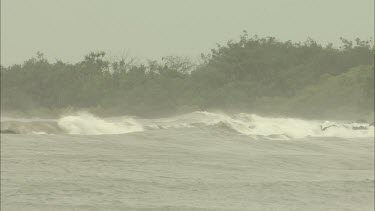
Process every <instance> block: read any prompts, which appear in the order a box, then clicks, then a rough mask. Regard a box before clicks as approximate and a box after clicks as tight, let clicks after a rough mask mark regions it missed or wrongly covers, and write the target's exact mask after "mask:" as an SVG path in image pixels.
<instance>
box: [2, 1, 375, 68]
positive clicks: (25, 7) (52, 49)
mask: <svg viewBox="0 0 375 211" xmlns="http://www.w3.org/2000/svg"><path fill="white" fill-rule="evenodd" d="M243 30H247V31H248V33H249V35H254V34H257V35H259V36H275V37H276V38H278V39H280V40H292V41H304V40H306V39H307V37H311V38H313V39H315V40H317V41H318V42H321V43H327V42H333V43H339V37H341V36H343V37H346V38H350V39H352V38H355V37H360V38H364V39H367V38H370V37H373V34H374V0H1V64H3V65H10V64H14V63H22V62H23V61H25V60H26V59H28V58H30V57H32V56H34V55H35V53H36V52H37V51H41V52H44V53H45V55H46V57H47V58H48V59H49V60H50V61H55V58H57V59H61V60H63V61H66V62H77V61H79V60H81V59H82V58H83V56H84V55H85V54H87V53H89V52H90V51H95V50H104V51H106V52H108V53H109V55H111V56H116V55H118V56H119V55H121V54H125V53H126V52H127V53H128V54H130V56H134V57H139V58H141V59H142V58H143V59H145V58H150V59H158V58H160V57H162V56H167V55H181V56H190V57H196V56H198V55H199V54H200V53H202V52H203V53H206V52H208V51H209V49H210V48H213V47H215V46H216V43H220V44H225V43H226V42H227V41H228V40H231V39H237V38H238V37H239V35H241V33H242V31H243Z"/></svg>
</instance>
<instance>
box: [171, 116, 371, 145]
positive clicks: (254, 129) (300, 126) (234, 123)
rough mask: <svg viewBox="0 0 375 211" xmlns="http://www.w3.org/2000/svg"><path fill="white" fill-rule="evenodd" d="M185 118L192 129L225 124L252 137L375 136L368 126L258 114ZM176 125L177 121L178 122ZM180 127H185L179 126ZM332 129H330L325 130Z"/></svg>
mask: <svg viewBox="0 0 375 211" xmlns="http://www.w3.org/2000/svg"><path fill="white" fill-rule="evenodd" d="M174 119H180V121H181V120H182V119H183V120H184V121H185V122H186V121H187V122H188V124H189V125H190V126H191V125H192V124H197V123H201V124H204V125H207V126H212V125H216V124H225V125H226V126H228V127H230V128H231V129H233V130H235V131H237V132H239V133H241V134H244V135H249V136H265V137H275V136H276V137H278V138H282V139H288V138H304V137H309V136H310V137H341V138H359V137H374V127H373V126H369V125H368V124H358V123H341V122H333V121H332V122H330V121H318V120H303V119H296V118H270V117H261V116H259V115H256V114H246V113H240V114H235V115H227V114H224V113H210V112H204V111H203V112H193V113H191V114H189V115H183V116H180V117H177V118H176V117H175V118H174ZM175 122H176V120H175ZM179 125H181V124H180V123H179ZM327 126H332V127H329V128H327V129H326V130H322V128H324V127H327ZM359 126H363V127H366V128H367V129H364V130H354V129H353V127H359Z"/></svg>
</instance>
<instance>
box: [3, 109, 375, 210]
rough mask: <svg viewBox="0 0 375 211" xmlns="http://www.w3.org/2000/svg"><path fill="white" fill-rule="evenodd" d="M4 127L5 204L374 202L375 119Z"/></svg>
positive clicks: (90, 119) (346, 205)
mask: <svg viewBox="0 0 375 211" xmlns="http://www.w3.org/2000/svg"><path fill="white" fill-rule="evenodd" d="M1 131H2V134H1V186H2V188H1V202H2V203H1V210H361V211H363V210H373V208H374V126H373V124H370V123H366V122H352V121H332V120H304V119H297V118H287V117H265V116H260V115H257V114H248V113H235V114H226V113H222V112H206V111H197V112H192V113H187V114H183V115H178V116H172V117H166V118H153V119H149V118H140V117H136V116H117V117H106V118H100V117H97V116H95V115H93V114H91V113H88V112H77V113H72V114H70V115H64V116H61V117H60V118H57V119H43V118H11V117H4V116H2V117H1Z"/></svg>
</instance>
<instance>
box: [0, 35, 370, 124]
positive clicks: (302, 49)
mask: <svg viewBox="0 0 375 211" xmlns="http://www.w3.org/2000/svg"><path fill="white" fill-rule="evenodd" d="M341 41H342V44H341V46H339V47H334V46H333V45H332V44H328V45H325V46H323V45H321V44H319V43H317V42H316V41H314V40H312V39H310V38H309V39H308V40H307V41H305V42H292V41H279V40H277V39H276V38H274V37H264V38H263V37H262V38H261V37H257V36H253V37H249V36H248V35H247V33H246V32H244V33H243V34H242V35H241V36H240V39H239V40H238V41H229V42H228V43H226V44H225V45H218V46H217V47H216V48H214V49H212V50H211V52H210V53H209V54H202V55H201V60H200V62H199V63H197V62H192V61H191V60H190V59H189V58H185V57H177V56H169V57H164V58H162V59H161V60H160V61H154V60H149V61H147V62H141V63H140V62H136V61H135V60H134V59H130V58H121V59H116V60H109V59H107V58H106V54H105V52H101V51H100V52H91V53H89V54H88V55H86V56H85V57H84V58H83V60H82V61H80V62H77V63H75V64H71V63H64V62H62V61H56V62H49V61H48V60H47V59H45V57H44V55H43V54H42V53H37V55H36V57H33V58H31V59H29V60H27V61H25V62H24V63H23V64H16V65H11V66H7V67H4V66H1V110H2V112H10V111H22V112H25V113H27V112H29V113H32V112H36V111H38V110H39V111H42V110H43V111H50V112H57V113H61V112H63V111H66V110H78V109H86V110H90V111H91V112H94V113H97V114H101V115H124V114H126V115H138V116H159V115H173V114H177V113H185V112H190V111H196V110H222V111H226V112H253V113H260V114H267V115H288V116H297V117H304V118H359V117H363V116H366V115H367V116H369V115H372V113H371V112H373V109H374V71H373V69H374V45H373V43H372V41H371V40H365V41H363V40H360V39H356V40H354V41H350V40H347V39H344V38H341Z"/></svg>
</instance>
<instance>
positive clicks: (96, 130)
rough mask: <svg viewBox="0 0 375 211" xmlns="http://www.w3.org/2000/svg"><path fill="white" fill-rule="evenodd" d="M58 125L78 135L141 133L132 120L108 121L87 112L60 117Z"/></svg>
mask: <svg viewBox="0 0 375 211" xmlns="http://www.w3.org/2000/svg"><path fill="white" fill-rule="evenodd" d="M58 125H59V127H61V128H62V129H64V130H65V131H66V132H67V133H69V134H80V135H101V134H123V133H131V132H138V131H143V127H142V125H141V124H139V123H138V122H137V121H135V120H134V119H132V118H126V119H122V120H121V121H120V120H119V121H109V120H104V119H100V118H98V117H95V116H94V115H92V114H90V113H87V112H80V113H78V114H77V115H72V116H65V117H62V118H61V119H59V120H58Z"/></svg>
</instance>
